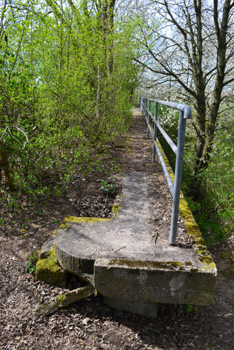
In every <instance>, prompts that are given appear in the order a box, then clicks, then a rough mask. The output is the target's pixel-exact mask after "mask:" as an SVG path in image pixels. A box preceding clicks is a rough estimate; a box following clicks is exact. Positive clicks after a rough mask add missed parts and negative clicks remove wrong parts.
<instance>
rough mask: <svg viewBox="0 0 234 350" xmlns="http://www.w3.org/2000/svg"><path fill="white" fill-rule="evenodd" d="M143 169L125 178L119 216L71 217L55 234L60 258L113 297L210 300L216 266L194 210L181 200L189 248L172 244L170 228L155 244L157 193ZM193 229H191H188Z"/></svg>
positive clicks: (148, 300) (117, 205) (147, 300)
mask: <svg viewBox="0 0 234 350" xmlns="http://www.w3.org/2000/svg"><path fill="white" fill-rule="evenodd" d="M151 193H152V192H151V191H150V183H149V179H148V178H147V176H146V174H145V173H131V174H128V175H126V176H125V178H124V179H123V187H122V195H121V196H120V198H119V199H118V201H117V202H116V203H115V206H114V208H113V209H114V210H113V212H114V213H115V214H117V215H116V218H112V219H97V218H75V217H67V218H65V220H64V223H63V225H62V227H61V229H60V230H59V231H58V234H57V236H56V239H55V252H56V258H57V259H58V261H59V263H60V265H61V266H62V267H63V268H64V269H65V270H67V271H70V272H73V273H75V274H78V275H79V276H81V277H82V278H86V277H85V276H87V275H93V283H94V286H95V288H96V289H97V290H98V292H100V293H101V294H103V295H104V296H105V297H107V298H109V299H115V300H116V303H117V300H124V301H126V302H127V301H128V302H136V303H137V302H143V303H152V302H153V303H157V302H163V303H181V304H183V303H185V304H203V305H206V304H210V303H212V300H213V295H214V290H215V282H216V267H215V264H214V263H213V261H212V258H211V256H210V255H209V253H208V252H207V250H206V247H205V245H204V241H203V239H202V237H201V234H200V233H199V231H198V229H197V227H196V224H195V222H194V220H193V221H192V219H191V212H190V211H189V208H188V207H186V205H185V203H184V202H183V205H184V208H185V209H186V210H185V214H186V215H187V216H186V218H187V219H186V220H187V227H188V229H187V231H188V235H189V236H190V238H191V242H192V245H191V248H189V249H188V248H185V247H184V248H183V247H179V246H170V245H169V232H165V233H164V236H165V237H164V236H161V239H160V240H158V241H157V242H156V244H155V223H154V222H153V220H152V210H153V206H154V205H155V198H154V197H153V196H152V194H151ZM189 229H190V231H191V232H189Z"/></svg>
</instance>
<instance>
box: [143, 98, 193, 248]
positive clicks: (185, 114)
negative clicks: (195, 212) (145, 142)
mask: <svg viewBox="0 0 234 350" xmlns="http://www.w3.org/2000/svg"><path fill="white" fill-rule="evenodd" d="M151 102H155V113H154V116H153V115H152V114H151V112H150V107H151ZM159 104H161V105H164V106H167V107H170V108H174V109H177V110H179V111H180V117H179V128H178V139H177V146H176V145H175V144H174V142H173V141H172V140H171V138H170V137H169V136H168V135H167V133H166V131H165V130H164V129H163V127H162V126H161V125H160V124H159V122H158V105H159ZM140 107H141V112H142V115H143V117H144V119H145V125H146V126H147V137H148V138H149V135H150V134H151V136H152V139H153V157H152V161H153V163H155V155H156V152H157V154H158V157H159V160H160V162H161V164H162V168H163V171H164V174H165V176H166V179H167V183H168V186H169V188H170V192H171V195H172V198H173V205H172V217H171V230H170V244H175V241H176V232H177V221H178V214H179V201H180V189H181V178H182V168H183V155H184V140H185V127H186V119H191V117H192V111H191V108H190V107H189V106H187V105H183V104H180V103H174V102H169V101H161V100H153V99H148V98H145V97H140ZM151 119H152V121H153V125H154V132H153V131H152V129H151V125H150V120H151ZM157 129H159V130H160V132H161V134H162V135H163V137H164V138H165V140H166V141H167V143H168V145H169V146H170V147H171V149H172V151H173V152H174V153H175V155H176V166H175V180H174V184H173V182H172V179H171V176H170V174H169V171H168V170H167V166H166V164H165V161H164V159H163V156H162V154H161V151H160V149H159V147H158V144H157Z"/></svg>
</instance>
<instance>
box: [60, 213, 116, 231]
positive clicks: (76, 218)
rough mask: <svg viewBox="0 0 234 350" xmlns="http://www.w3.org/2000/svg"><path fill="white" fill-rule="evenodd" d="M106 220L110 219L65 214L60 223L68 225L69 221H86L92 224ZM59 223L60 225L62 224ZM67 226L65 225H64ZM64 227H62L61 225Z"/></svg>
mask: <svg viewBox="0 0 234 350" xmlns="http://www.w3.org/2000/svg"><path fill="white" fill-rule="evenodd" d="M106 221H110V219H104V218H89V217H76V216H69V215H68V216H66V217H65V219H64V220H63V224H62V225H68V226H69V222H70V223H88V224H92V223H94V222H106ZM62 225H61V226H62ZM61 226H60V227H61ZM66 227H67V226H66ZM61 228H64V227H61Z"/></svg>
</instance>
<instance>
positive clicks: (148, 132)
mask: <svg viewBox="0 0 234 350" xmlns="http://www.w3.org/2000/svg"><path fill="white" fill-rule="evenodd" d="M150 107H151V101H150V100H149V107H148V126H147V139H148V138H149V136H150V130H149V128H150V113H151V111H150Z"/></svg>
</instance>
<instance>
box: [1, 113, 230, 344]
mask: <svg viewBox="0 0 234 350" xmlns="http://www.w3.org/2000/svg"><path fill="white" fill-rule="evenodd" d="M133 133H134V135H135V136H134V138H133V137H132V136H133ZM145 136H146V131H145V129H144V125H143V122H142V120H141V119H139V118H136V120H135V122H134V125H133V127H132V129H131V132H130V133H129V134H128V135H127V141H126V142H124V143H123V141H122V142H120V143H119V144H115V145H113V147H112V148H113V149H112V151H111V152H112V153H110V155H109V158H108V157H107V158H106V160H105V162H106V163H105V164H106V166H109V167H112V166H113V158H118V159H117V160H116V163H115V164H120V165H119V168H118V171H116V173H115V175H114V179H115V180H113V179H112V181H114V182H113V183H114V184H115V183H116V186H117V184H119V177H120V175H121V174H123V173H125V172H129V171H133V170H135V171H147V172H148V174H149V176H155V175H154V174H157V177H158V178H159V182H160V185H156V183H155V188H154V189H153V190H154V191H158V193H159V195H160V196H161V198H162V205H163V203H164V202H165V201H166V199H167V197H168V196H170V194H169V191H168V189H167V187H166V182H165V179H164V177H163V175H162V169H161V167H160V166H159V165H153V164H152V163H151V151H152V146H151V142H150V141H148V140H147V139H146V138H145ZM116 168H117V166H115V169H116ZM95 176H96V177H95ZM93 177H94V179H93ZM102 181H103V178H98V176H97V175H95V174H92V181H90V179H88V180H87V179H86V180H85V181H84V183H83V187H82V190H81V193H82V202H80V201H79V194H78V193H77V192H74V191H73V192H72V191H71V192H70V193H68V194H67V195H66V196H63V197H62V196H61V197H59V198H56V199H53V198H51V199H47V205H45V203H44V202H43V201H41V202H40V201H38V202H37V206H36V208H35V207H33V208H32V207H31V206H30V205H27V203H26V204H25V205H24V211H23V212H21V215H19V213H18V214H17V213H16V214H17V215H18V216H17V217H16V214H15V213H13V212H11V211H9V213H8V217H9V215H10V217H12V220H9V221H8V224H7V227H5V228H2V229H1V228H0V230H2V231H1V232H0V349H8V350H13V349H30V350H31V349H35V350H39V349H61V350H66V349H67V350H70V349H90V350H91V349H96V350H98V349H113V350H114V349H126V350H127V349H134V350H135V349H149V350H150V349H157V350H159V349H160V350H162V349H163V350H174V349H186V350H187V349H199V350H200V349H221V350H229V349H230V350H233V349H234V280H233V279H231V278H230V277H224V275H223V273H224V272H226V273H227V271H228V268H230V264H229V259H228V258H227V259H226V260H225V261H224V260H223V258H222V257H221V255H222V252H223V251H224V250H225V249H226V248H227V246H228V247H229V249H231V247H232V241H231V240H230V241H229V242H228V243H230V244H229V245H227V244H223V245H221V244H220V245H219V246H216V247H213V248H212V250H211V252H212V254H213V256H214V259H215V260H216V261H217V262H218V268H219V277H218V283H217V290H216V294H215V304H214V305H213V306H206V307H204V306H199V307H198V308H194V307H192V306H187V307H185V306H182V307H181V308H176V307H173V306H168V305H159V315H158V318H157V319H150V318H145V317H141V316H138V315H132V314H130V313H125V312H119V311H114V310H112V309H109V308H107V307H105V306H104V305H103V304H102V299H101V297H100V296H97V297H91V298H88V299H86V300H83V301H81V302H79V303H77V304H73V305H72V306H71V307H69V308H67V309H64V310H60V311H58V312H56V313H55V314H54V315H51V316H50V317H42V316H39V315H37V314H36V313H35V311H34V310H35V308H36V307H37V306H38V304H39V303H42V302H45V301H49V300H52V299H53V298H54V297H55V296H56V295H58V294H60V293H63V292H64V289H62V288H57V287H52V286H49V285H47V284H45V283H42V282H39V281H35V279H34V277H33V276H32V275H30V274H29V273H27V272H26V271H25V265H26V261H27V256H26V254H25V253H27V252H32V251H33V250H37V249H39V248H40V247H41V244H42V242H43V241H44V240H45V238H46V236H47V235H48V234H50V233H51V232H52V231H53V230H55V229H56V228H57V227H58V225H59V224H60V223H61V221H62V219H63V218H64V217H65V216H66V215H68V214H70V215H78V213H79V215H82V216H86V215H87V216H94V215H96V216H99V217H103V216H108V215H109V214H108V213H109V209H110V208H111V206H112V203H113V198H111V197H109V196H106V195H104V196H103V194H102V193H101V191H99V188H100V183H101V182H102ZM2 213H3V211H2ZM4 214H6V212H5V211H4ZM14 215H15V216H14ZM17 218H18V219H17ZM25 218H28V220H29V221H28V222H27V226H26V228H25V231H23V233H22V223H25ZM13 219H14V220H13ZM13 221H14V222H13ZM20 225H21V226H20ZM24 227H25V226H24ZM70 283H71V285H72V284H73V287H74V284H75V283H76V281H74V279H73V280H72V279H71V281H70Z"/></svg>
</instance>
